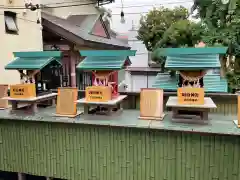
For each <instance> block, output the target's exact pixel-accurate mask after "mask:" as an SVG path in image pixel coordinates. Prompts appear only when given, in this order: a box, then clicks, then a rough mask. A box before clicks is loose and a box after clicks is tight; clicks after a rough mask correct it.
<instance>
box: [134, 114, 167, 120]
mask: <svg viewBox="0 0 240 180" xmlns="http://www.w3.org/2000/svg"><path fill="white" fill-rule="evenodd" d="M164 117H165V114H164V113H163V114H162V116H161V117H153V116H151V117H150V116H139V117H138V119H142V120H156V121H162V120H163V119H164Z"/></svg>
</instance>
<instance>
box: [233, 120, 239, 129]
mask: <svg viewBox="0 0 240 180" xmlns="http://www.w3.org/2000/svg"><path fill="white" fill-rule="evenodd" d="M233 122H234V124H235V125H236V126H237V127H238V128H240V124H238V120H233Z"/></svg>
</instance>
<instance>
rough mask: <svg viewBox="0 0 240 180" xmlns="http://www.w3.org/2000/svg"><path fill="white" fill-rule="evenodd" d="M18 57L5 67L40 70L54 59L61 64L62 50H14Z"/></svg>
mask: <svg viewBox="0 0 240 180" xmlns="http://www.w3.org/2000/svg"><path fill="white" fill-rule="evenodd" d="M13 54H14V56H15V57H16V58H15V59H14V60H13V61H12V62H10V63H9V64H7V65H6V66H5V69H9V70H10V69H12V70H13V69H14V70H17V69H18V70H37V69H38V70H40V69H42V68H44V67H45V66H47V65H48V64H49V63H51V62H52V61H57V63H58V64H61V63H60V61H58V60H59V58H60V57H61V55H62V53H61V51H29V52H14V53H13Z"/></svg>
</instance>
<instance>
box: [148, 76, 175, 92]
mask: <svg viewBox="0 0 240 180" xmlns="http://www.w3.org/2000/svg"><path fill="white" fill-rule="evenodd" d="M176 77H177V76H176ZM176 77H171V76H170V75H169V73H158V75H157V77H156V80H155V82H154V84H153V85H152V87H153V88H161V89H164V90H176V89H177V78H176Z"/></svg>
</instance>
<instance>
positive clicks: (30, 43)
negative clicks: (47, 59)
mask: <svg viewBox="0 0 240 180" xmlns="http://www.w3.org/2000/svg"><path fill="white" fill-rule="evenodd" d="M35 2H37V1H36V0H35ZM0 6H5V7H7V6H8V7H11V6H18V7H19V6H20V7H24V1H23V0H13V4H7V1H0ZM4 11H12V12H15V13H16V24H17V27H18V34H8V33H6V32H5V18H4ZM39 14H40V13H39ZM37 17H38V13H37V12H31V11H29V10H27V11H26V10H23V9H3V8H1V9H0V37H1V49H0V60H1V61H0V62H1V64H0V74H1V75H0V84H3V83H4V84H14V83H19V82H20V78H19V73H18V72H17V71H14V70H12V71H9V70H8V71H6V70H5V69H4V66H5V65H7V64H8V63H9V62H11V61H12V60H13V59H14V57H13V54H12V52H15V51H40V50H42V29H41V25H40V24H37Z"/></svg>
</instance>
